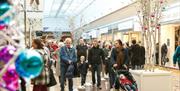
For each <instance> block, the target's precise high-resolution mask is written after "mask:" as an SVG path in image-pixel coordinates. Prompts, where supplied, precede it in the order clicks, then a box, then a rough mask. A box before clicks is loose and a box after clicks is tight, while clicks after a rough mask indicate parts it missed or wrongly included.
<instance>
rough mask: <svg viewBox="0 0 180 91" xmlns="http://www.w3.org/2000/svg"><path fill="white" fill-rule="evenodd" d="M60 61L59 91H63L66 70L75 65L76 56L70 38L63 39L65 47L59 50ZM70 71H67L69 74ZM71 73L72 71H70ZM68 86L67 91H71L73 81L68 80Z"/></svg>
mask: <svg viewBox="0 0 180 91" xmlns="http://www.w3.org/2000/svg"><path fill="white" fill-rule="evenodd" d="M60 59H61V62H60V64H61V66H60V67H61V68H60V69H61V71H60V72H61V91H65V90H64V82H65V79H66V77H65V74H66V72H67V70H68V67H69V66H70V67H72V64H75V63H76V61H77V56H76V52H75V48H73V46H72V40H71V38H66V39H65V46H63V47H61V49H60ZM69 71H70V70H68V72H69ZM72 71H73V70H72ZM68 84H69V91H73V79H72V78H68Z"/></svg>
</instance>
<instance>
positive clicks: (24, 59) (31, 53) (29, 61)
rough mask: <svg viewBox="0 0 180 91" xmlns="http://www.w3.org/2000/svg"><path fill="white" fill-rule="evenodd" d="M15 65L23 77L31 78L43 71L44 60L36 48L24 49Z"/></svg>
mask: <svg viewBox="0 0 180 91" xmlns="http://www.w3.org/2000/svg"><path fill="white" fill-rule="evenodd" d="M15 65H16V71H17V73H18V74H19V75H20V76H21V77H23V78H25V79H31V78H34V77H37V76H38V75H39V74H40V73H41V70H42V68H43V61H42V57H41V55H40V54H39V53H38V52H36V51H35V50H24V51H22V52H21V53H20V54H19V55H18V57H17V59H16V61H15Z"/></svg>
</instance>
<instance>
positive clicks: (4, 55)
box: [0, 45, 16, 69]
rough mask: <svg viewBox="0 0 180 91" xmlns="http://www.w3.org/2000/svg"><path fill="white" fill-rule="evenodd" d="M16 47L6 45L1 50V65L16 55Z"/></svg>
mask: <svg viewBox="0 0 180 91" xmlns="http://www.w3.org/2000/svg"><path fill="white" fill-rule="evenodd" d="M15 51H16V48H15V47H14V46H10V45H8V46H5V47H4V48H2V49H1V50H0V63H1V65H0V67H2V66H4V65H2V64H6V63H7V62H9V60H10V59H11V58H12V57H13V56H14V53H15ZM0 69H1V68H0Z"/></svg>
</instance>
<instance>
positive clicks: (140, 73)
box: [130, 70, 172, 91]
mask: <svg viewBox="0 0 180 91" xmlns="http://www.w3.org/2000/svg"><path fill="white" fill-rule="evenodd" d="M130 72H131V74H132V75H133V77H134V78H135V80H136V82H137V85H138V89H139V90H138V91H172V81H171V79H172V75H171V73H170V72H167V71H162V70H155V71H154V72H149V71H145V70H130Z"/></svg>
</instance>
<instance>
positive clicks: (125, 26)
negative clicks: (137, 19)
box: [118, 19, 133, 30]
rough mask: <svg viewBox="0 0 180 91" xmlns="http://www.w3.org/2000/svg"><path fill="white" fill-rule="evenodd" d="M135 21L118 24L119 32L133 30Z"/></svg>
mask: <svg viewBox="0 0 180 91" xmlns="http://www.w3.org/2000/svg"><path fill="white" fill-rule="evenodd" d="M132 28H133V19H132V20H128V21H125V22H122V23H119V24H118V30H125V29H132Z"/></svg>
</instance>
